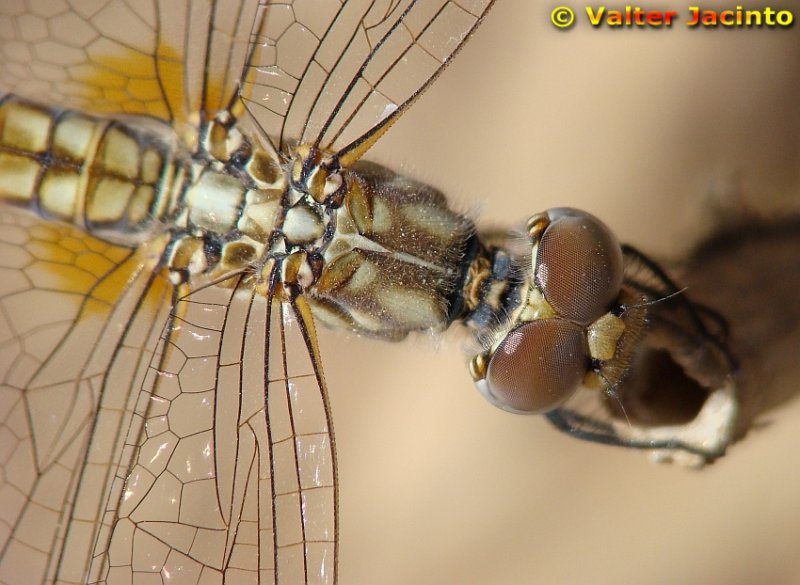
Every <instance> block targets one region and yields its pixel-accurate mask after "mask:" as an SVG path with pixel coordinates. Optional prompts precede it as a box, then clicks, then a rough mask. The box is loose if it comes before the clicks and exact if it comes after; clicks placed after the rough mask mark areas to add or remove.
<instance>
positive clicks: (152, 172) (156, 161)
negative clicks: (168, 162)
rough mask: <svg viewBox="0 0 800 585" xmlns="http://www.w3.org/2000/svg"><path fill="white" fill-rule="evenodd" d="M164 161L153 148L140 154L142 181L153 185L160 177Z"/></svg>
mask: <svg viewBox="0 0 800 585" xmlns="http://www.w3.org/2000/svg"><path fill="white" fill-rule="evenodd" d="M163 166H164V159H163V158H162V156H161V153H160V152H158V151H157V150H155V149H153V148H148V149H146V150H145V151H144V153H143V154H142V181H144V182H145V183H155V182H156V181H158V178H159V177H160V176H161V168H162V167H163Z"/></svg>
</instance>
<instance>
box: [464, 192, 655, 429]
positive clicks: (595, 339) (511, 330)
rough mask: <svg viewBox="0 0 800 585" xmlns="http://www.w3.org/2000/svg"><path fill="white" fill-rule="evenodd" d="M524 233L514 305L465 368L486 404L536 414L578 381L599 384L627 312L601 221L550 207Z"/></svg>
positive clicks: (613, 249)
mask: <svg viewBox="0 0 800 585" xmlns="http://www.w3.org/2000/svg"><path fill="white" fill-rule="evenodd" d="M527 236H528V238H529V240H530V241H529V243H530V246H531V256H530V266H526V267H525V269H524V270H523V272H524V273H525V275H526V278H525V282H524V283H523V286H522V290H523V293H522V294H521V297H520V302H519V304H518V306H516V307H514V308H513V309H512V310H510V311H508V318H507V319H506V320H505V322H504V323H502V324H501V325H499V326H498V327H496V328H495V330H494V331H493V332H492V334H491V335H490V336H489V341H488V342H487V344H486V345H485V348H484V351H483V352H482V353H480V354H478V355H476V356H475V357H474V358H473V360H472V362H471V364H470V369H471V373H472V376H473V378H474V380H475V382H476V385H477V386H478V389H479V391H480V392H481V393H482V394H483V395H484V396H485V397H486V398H487V399H488V400H489V401H490V402H492V403H493V404H495V405H496V406H498V407H500V408H502V409H504V410H508V411H511V412H516V413H529V414H536V413H543V412H547V411H550V410H552V409H554V408H557V407H558V406H559V405H561V404H562V403H563V402H565V401H566V400H568V399H569V398H570V397H571V396H572V395H573V394H574V393H575V392H576V391H577V389H578V388H579V387H580V386H581V384H584V383H586V384H593V383H594V384H596V383H598V382H600V383H602V382H603V381H604V380H603V379H602V376H601V379H600V380H598V379H597V375H598V373H601V372H602V368H601V364H603V363H609V362H610V363H613V362H614V360H618V359H619V355H620V354H619V349H620V346H621V344H622V343H623V339H624V337H625V336H624V332H625V330H626V326H627V325H628V323H627V318H628V317H630V316H629V315H628V316H624V315H620V314H619V307H620V306H622V303H623V302H625V300H622V299H621V290H622V284H623V254H622V249H621V247H620V245H619V243H618V242H617V239H616V238H615V237H614V235H613V234H612V233H611V231H610V230H609V229H608V227H607V226H606V225H605V224H603V223H602V222H601V221H600V220H599V219H597V218H596V217H594V216H593V215H591V214H589V213H586V212H584V211H580V210H577V209H572V208H554V209H550V210H548V211H545V212H543V213H539V214H536V215H534V216H533V217H532V218H531V219H530V220H529V221H528V224H527ZM526 262H527V260H526ZM639 321H641V324H643V321H644V316H643V314H642V315H641V319H639ZM639 329H641V327H640V328H639Z"/></svg>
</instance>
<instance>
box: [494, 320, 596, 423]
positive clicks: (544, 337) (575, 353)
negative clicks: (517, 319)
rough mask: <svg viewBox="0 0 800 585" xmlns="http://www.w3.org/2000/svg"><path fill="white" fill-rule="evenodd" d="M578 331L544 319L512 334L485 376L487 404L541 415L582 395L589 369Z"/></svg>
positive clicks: (573, 325)
mask: <svg viewBox="0 0 800 585" xmlns="http://www.w3.org/2000/svg"><path fill="white" fill-rule="evenodd" d="M585 339H586V337H585V335H584V333H583V331H582V330H581V327H580V326H579V325H576V324H575V323H571V322H570V321H565V320H564V319H542V320H538V321H531V322H530V323H526V324H525V325H521V326H519V327H517V328H516V329H514V330H513V331H512V332H511V333H509V334H508V335H507V336H506V338H505V339H504V340H503V342H502V343H501V344H500V346H499V347H498V348H497V350H496V351H495V353H494V355H493V356H492V358H491V360H490V361H489V366H488V368H487V371H486V383H487V390H488V394H489V395H488V396H487V398H488V399H489V400H490V401H491V402H492V403H494V404H495V405H497V406H499V407H500V408H503V409H504V410H510V411H512V412H521V413H530V414H538V413H542V412H547V411H549V410H552V409H554V408H556V407H557V406H559V405H560V404H561V403H563V402H564V401H565V400H567V399H568V398H569V397H570V396H572V395H573V394H574V393H575V391H576V390H577V389H578V386H579V385H580V383H581V380H583V376H584V374H585V373H586V367H587V349H586V341H585Z"/></svg>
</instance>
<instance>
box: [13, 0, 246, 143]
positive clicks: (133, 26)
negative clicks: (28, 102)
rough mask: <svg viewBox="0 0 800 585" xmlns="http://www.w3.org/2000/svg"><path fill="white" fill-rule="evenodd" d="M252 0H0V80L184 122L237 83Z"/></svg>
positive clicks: (25, 91) (109, 109)
mask: <svg viewBox="0 0 800 585" xmlns="http://www.w3.org/2000/svg"><path fill="white" fill-rule="evenodd" d="M256 8H257V2H256V0H225V1H224V2H222V1H220V2H215V1H213V0H208V1H200V0H195V1H192V0H161V1H159V0H142V1H138V2H129V1H126V0H95V1H88V0H61V1H58V2H40V1H37V0H0V46H2V59H0V87H2V88H3V90H4V91H7V92H12V93H17V94H19V95H23V96H26V97H29V98H31V99H33V100H35V101H37V102H46V103H48V104H49V105H53V106H58V107H64V108H74V109H78V110H83V111H89V112H94V113H109V114H117V113H127V114H145V115H150V116H154V117H157V118H160V119H162V120H166V121H168V122H171V123H174V124H175V125H176V127H177V128H178V129H182V128H183V129H186V128H188V127H190V126H188V125H187V124H186V123H187V122H194V123H195V125H196V122H197V120H196V117H197V114H198V113H201V112H203V113H205V114H206V115H211V116H213V114H215V113H216V112H217V111H218V110H221V109H224V108H227V107H228V106H229V104H230V100H231V98H232V96H234V95H235V93H236V91H237V89H238V83H239V77H238V75H239V72H240V71H241V69H242V66H243V64H244V61H245V56H246V54H247V47H248V43H247V38H248V37H247V35H248V33H249V32H250V30H251V28H252V26H253V19H254V18H255V12H256Z"/></svg>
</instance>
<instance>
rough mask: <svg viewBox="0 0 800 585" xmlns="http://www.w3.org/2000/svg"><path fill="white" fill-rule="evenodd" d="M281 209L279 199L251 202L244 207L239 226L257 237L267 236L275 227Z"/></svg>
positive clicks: (243, 230)
mask: <svg viewBox="0 0 800 585" xmlns="http://www.w3.org/2000/svg"><path fill="white" fill-rule="evenodd" d="M248 198H249V193H248ZM279 209H280V205H279V201H278V200H277V199H276V200H274V201H266V202H264V203H254V204H249V205H247V206H246V207H245V208H244V213H243V214H242V218H241V219H240V220H239V224H238V228H239V229H240V230H241V231H242V232H244V233H246V234H248V235H250V236H251V237H253V238H256V239H260V238H263V237H266V236H268V235H269V234H270V233H271V232H272V230H273V229H274V228H275V222H276V220H277V218H278V210H279Z"/></svg>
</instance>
